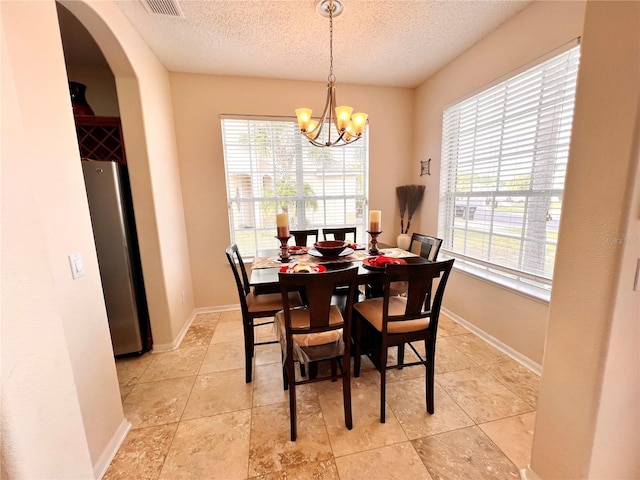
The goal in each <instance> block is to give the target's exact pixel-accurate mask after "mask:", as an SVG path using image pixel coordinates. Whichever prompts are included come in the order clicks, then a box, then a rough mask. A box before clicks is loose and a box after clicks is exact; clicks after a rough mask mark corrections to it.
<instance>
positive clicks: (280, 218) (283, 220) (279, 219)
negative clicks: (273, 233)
mask: <svg viewBox="0 0 640 480" xmlns="http://www.w3.org/2000/svg"><path fill="white" fill-rule="evenodd" d="M276 226H277V227H278V237H280V238H284V237H288V236H289V215H288V214H286V213H278V214H277V215H276Z"/></svg>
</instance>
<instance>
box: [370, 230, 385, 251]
mask: <svg viewBox="0 0 640 480" xmlns="http://www.w3.org/2000/svg"><path fill="white" fill-rule="evenodd" d="M367 233H368V234H369V236H370V237H371V242H370V243H369V251H368V252H367V253H368V254H369V255H374V256H377V255H380V250H378V235H380V234H381V233H382V232H370V231H369V230H367Z"/></svg>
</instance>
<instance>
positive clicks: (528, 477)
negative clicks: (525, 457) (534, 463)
mask: <svg viewBox="0 0 640 480" xmlns="http://www.w3.org/2000/svg"><path fill="white" fill-rule="evenodd" d="M520 480H542V479H541V478H540V477H539V476H538V475H537V474H536V472H534V471H533V470H531V468H530V467H525V468H523V469H521V470H520Z"/></svg>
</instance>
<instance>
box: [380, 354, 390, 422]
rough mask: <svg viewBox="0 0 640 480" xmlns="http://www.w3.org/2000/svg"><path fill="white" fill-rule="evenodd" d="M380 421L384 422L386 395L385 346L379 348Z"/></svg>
mask: <svg viewBox="0 0 640 480" xmlns="http://www.w3.org/2000/svg"><path fill="white" fill-rule="evenodd" d="M380 350H381V353H380V423H385V422H386V409H385V399H386V396H387V350H388V349H387V347H386V345H383V346H382V348H381V349H380Z"/></svg>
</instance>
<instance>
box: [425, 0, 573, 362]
mask: <svg viewBox="0 0 640 480" xmlns="http://www.w3.org/2000/svg"><path fill="white" fill-rule="evenodd" d="M583 16H584V3H583V2H573V1H571V2H533V3H532V4H531V5H530V6H529V7H527V8H526V9H525V10H523V11H522V12H520V13H519V14H518V15H516V16H515V17H514V18H513V19H511V20H510V21H509V22H507V23H505V24H504V25H502V26H501V27H499V28H498V29H497V30H495V31H494V32H492V33H491V34H490V35H488V36H487V37H485V38H484V39H483V40H481V41H480V42H478V43H477V44H476V45H474V46H473V47H472V48H471V49H469V50H468V51H467V52H465V53H464V54H463V55H461V56H460V57H458V58H457V59H456V60H454V61H453V62H451V63H450V64H449V65H447V66H446V67H445V68H443V69H442V70H440V71H439V72H438V73H437V74H436V75H434V76H433V77H431V78H430V79H428V80H427V81H426V82H425V83H423V84H422V85H421V86H420V87H418V89H417V90H416V100H415V104H416V108H415V115H416V117H415V119H414V123H415V124H416V125H418V126H419V128H420V132H419V133H416V134H415V138H414V163H418V162H419V160H426V159H427V158H431V159H432V160H433V161H432V163H431V172H432V174H431V176H425V177H422V179H424V182H425V185H426V187H427V194H426V196H425V203H424V207H425V208H423V209H422V210H421V211H419V213H420V214H421V219H420V220H421V224H422V230H423V231H424V232H427V233H433V232H436V231H437V227H438V200H439V199H438V192H439V187H440V148H441V136H442V111H443V109H444V107H446V106H447V105H448V104H450V103H453V102H455V101H456V100H458V99H461V98H463V97H466V96H468V95H470V94H472V93H474V92H476V91H479V90H480V89H481V88H482V87H484V86H487V85H488V84H490V83H492V82H495V81H496V80H498V79H500V78H502V77H505V76H507V75H508V74H509V73H510V72H513V71H514V70H517V69H520V68H522V67H523V66H525V65H527V64H530V63H531V62H533V61H535V60H536V59H538V58H539V57H541V56H543V55H545V54H548V53H549V52H551V51H553V50H555V49H557V48H558V47H560V46H562V45H563V44H565V43H567V42H569V41H570V40H571V39H574V38H576V37H578V36H580V34H581V32H582V23H583ZM444 307H445V308H446V309H448V310H449V311H451V312H452V313H453V314H454V315H457V316H458V317H460V318H462V319H463V320H466V321H468V322H470V323H472V324H473V325H475V326H477V327H478V328H480V329H481V330H483V331H484V332H486V333H487V334H489V335H490V336H492V337H495V338H496V339H497V340H499V341H500V342H502V343H504V344H506V345H507V346H509V347H511V348H513V349H514V350H515V351H517V352H519V353H520V354H522V355H524V356H526V357H527V358H529V359H530V360H532V361H533V362H535V363H537V364H538V365H541V364H542V357H543V351H544V336H545V331H546V319H547V314H548V307H547V304H546V303H541V302H540V301H537V300H533V299H531V298H528V297H525V296H523V295H520V294H517V293H515V292H513V291H510V290H507V289H504V288H500V287H497V286H496V285H493V284H489V283H486V282H484V281H482V280H480V279H478V278H476V277H473V276H471V275H467V274H464V273H461V272H459V271H455V270H454V272H453V273H452V275H451V278H450V279H449V284H448V285H447V293H446V295H445V299H444Z"/></svg>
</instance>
